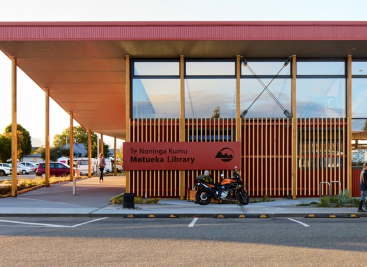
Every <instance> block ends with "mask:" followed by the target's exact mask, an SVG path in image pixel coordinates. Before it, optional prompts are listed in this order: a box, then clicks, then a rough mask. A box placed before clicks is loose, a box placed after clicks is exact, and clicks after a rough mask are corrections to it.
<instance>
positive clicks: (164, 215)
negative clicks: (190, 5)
mask: <svg viewBox="0 0 367 267" xmlns="http://www.w3.org/2000/svg"><path fill="white" fill-rule="evenodd" d="M0 217H97V218H98V217H120V218H129V219H142V218H151V219H154V218H157V219H163V218H193V217H198V218H217V219H226V218H232V219H233V218H239V219H256V218H261V219H269V218H284V217H298V218H315V219H316V218H323V219H337V218H344V219H345V218H351V219H354V218H361V217H367V214H366V213H363V214H362V213H278V214H267V213H248V214H245V213H207V214H197V213H182V214H179V213H137V214H134V213H130V214H128V213H124V214H121V213H120V214H116V213H110V214H108V213H105V214H95V213H48V214H46V213H32V214H30V213H14V214H10V213H9V214H0Z"/></svg>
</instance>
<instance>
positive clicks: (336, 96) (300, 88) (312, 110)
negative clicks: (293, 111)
mask: <svg viewBox="0 0 367 267" xmlns="http://www.w3.org/2000/svg"><path fill="white" fill-rule="evenodd" d="M297 116H298V117H301V118H310V117H316V118H325V117H345V79H343V78H315V79H310V78H308V79H298V80H297Z"/></svg>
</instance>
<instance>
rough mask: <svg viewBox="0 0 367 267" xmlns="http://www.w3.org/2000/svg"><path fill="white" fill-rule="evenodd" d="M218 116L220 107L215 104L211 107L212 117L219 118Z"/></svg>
mask: <svg viewBox="0 0 367 267" xmlns="http://www.w3.org/2000/svg"><path fill="white" fill-rule="evenodd" d="M219 118H220V107H219V106H217V107H215V108H214V109H213V114H212V119H219Z"/></svg>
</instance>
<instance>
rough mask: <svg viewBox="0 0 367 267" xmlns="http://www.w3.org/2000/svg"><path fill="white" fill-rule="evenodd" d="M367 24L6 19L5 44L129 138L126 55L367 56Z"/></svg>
mask: <svg viewBox="0 0 367 267" xmlns="http://www.w3.org/2000/svg"><path fill="white" fill-rule="evenodd" d="M366 46H367V22H17V23H13V22H11V23H9V22H0V49H1V50H2V51H4V52H5V53H6V54H7V55H8V56H13V57H16V58H17V60H18V66H19V67H20V68H21V69H22V70H23V71H24V72H25V73H26V74H27V75H28V76H29V77H30V78H31V79H33V80H34V81H35V82H36V83H37V84H38V85H39V86H40V87H41V88H43V89H44V88H49V89H50V92H51V97H52V98H53V99H54V100H55V101H56V102H58V103H59V104H60V105H61V106H62V107H63V108H64V109H65V110H66V111H68V112H70V111H73V112H74V114H75V118H76V120H77V121H78V122H79V123H80V124H81V125H83V126H84V127H86V128H88V129H92V130H93V131H96V132H100V133H103V134H106V135H111V136H116V137H119V138H124V136H125V121H124V120H125V97H124V93H123V92H124V84H125V80H124V77H125V69H124V62H123V57H124V55H131V56H132V57H137V58H177V57H179V55H184V56H186V57H191V58H229V57H234V56H236V55H242V56H245V57H288V56H290V55H297V56H298V57H340V58H343V57H345V56H346V55H352V56H353V57H367V49H365V48H366Z"/></svg>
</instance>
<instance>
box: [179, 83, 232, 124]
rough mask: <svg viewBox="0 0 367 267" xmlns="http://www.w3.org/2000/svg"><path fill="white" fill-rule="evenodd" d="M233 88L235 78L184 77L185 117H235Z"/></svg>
mask: <svg viewBox="0 0 367 267" xmlns="http://www.w3.org/2000/svg"><path fill="white" fill-rule="evenodd" d="M235 89H236V80H235V79H186V80H185V100H186V106H185V109H186V117H187V118H233V117H235V103H236V101H235V95H236V90H235Z"/></svg>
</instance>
